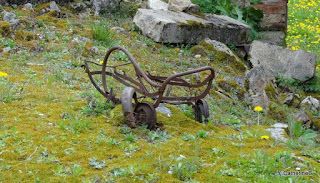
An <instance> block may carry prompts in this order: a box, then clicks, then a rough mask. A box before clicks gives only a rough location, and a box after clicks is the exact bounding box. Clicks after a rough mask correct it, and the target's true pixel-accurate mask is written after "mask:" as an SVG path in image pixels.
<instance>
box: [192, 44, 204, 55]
mask: <svg viewBox="0 0 320 183" xmlns="http://www.w3.org/2000/svg"><path fill="white" fill-rule="evenodd" d="M190 52H191V53H193V54H195V55H201V56H207V55H209V52H208V50H206V48H205V47H203V46H201V45H197V46H194V47H192V48H191V49H190Z"/></svg>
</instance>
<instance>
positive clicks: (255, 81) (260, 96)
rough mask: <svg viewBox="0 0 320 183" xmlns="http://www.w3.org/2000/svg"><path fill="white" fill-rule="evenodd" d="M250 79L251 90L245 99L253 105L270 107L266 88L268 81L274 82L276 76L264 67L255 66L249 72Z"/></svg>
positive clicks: (247, 76)
mask: <svg viewBox="0 0 320 183" xmlns="http://www.w3.org/2000/svg"><path fill="white" fill-rule="evenodd" d="M246 78H247V79H248V80H249V91H247V93H246V94H245V100H246V101H247V102H248V103H250V104H251V105H252V106H261V107H263V108H264V109H268V108H269V104H270V99H269V98H268V96H267V94H266V91H265V88H266V86H267V83H273V82H274V80H275V78H274V77H273V76H272V75H271V74H270V73H269V72H268V71H267V70H265V69H264V68H263V67H254V68H252V69H251V70H250V71H249V72H248V73H247V74H246Z"/></svg>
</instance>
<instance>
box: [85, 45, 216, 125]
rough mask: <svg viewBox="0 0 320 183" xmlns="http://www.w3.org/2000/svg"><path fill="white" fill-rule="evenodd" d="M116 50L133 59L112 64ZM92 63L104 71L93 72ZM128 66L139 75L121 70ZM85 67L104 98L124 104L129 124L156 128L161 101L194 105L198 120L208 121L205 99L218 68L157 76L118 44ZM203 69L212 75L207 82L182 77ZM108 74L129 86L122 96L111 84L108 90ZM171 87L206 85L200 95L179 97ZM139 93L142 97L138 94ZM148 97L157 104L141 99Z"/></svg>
mask: <svg viewBox="0 0 320 183" xmlns="http://www.w3.org/2000/svg"><path fill="white" fill-rule="evenodd" d="M116 50H118V51H121V52H123V53H124V54H125V55H126V56H127V57H128V58H129V61H130V62H128V63H124V64H119V65H108V64H110V63H108V58H109V57H110V55H111V53H112V52H114V51H116ZM89 64H94V65H97V66H99V67H101V70H97V71H90V69H89ZM126 65H133V68H134V71H135V77H130V76H128V75H127V74H126V73H125V71H124V70H121V71H120V68H121V67H124V66H126ZM84 67H85V72H86V73H87V74H88V76H89V78H90V80H91V82H92V84H93V85H94V87H95V88H96V89H97V90H98V91H99V92H100V93H101V94H102V95H103V96H104V97H106V98H107V102H110V101H112V102H113V103H114V104H120V103H121V104H122V111H123V115H124V117H125V120H126V123H127V125H128V126H130V127H136V126H137V125H147V126H148V128H149V129H153V128H155V127H156V126H157V124H158V123H157V116H156V111H155V108H157V107H158V106H159V104H160V103H167V104H172V105H180V104H187V105H191V106H192V107H193V110H194V113H195V120H197V121H199V122H201V123H202V122H204V123H207V122H208V117H209V108H208V104H207V102H206V101H205V100H203V98H204V97H205V96H206V95H207V94H208V93H209V90H210V88H211V85H212V80H213V78H214V77H215V73H214V70H213V68H212V67H210V66H205V67H200V68H196V69H192V70H189V71H186V72H181V73H176V74H173V75H171V76H169V77H164V76H154V75H151V74H150V73H149V72H148V73H145V72H144V71H143V70H142V69H141V68H140V67H139V64H138V63H137V62H136V61H135V59H134V58H133V57H132V55H131V54H130V53H129V52H128V51H127V50H126V49H124V48H122V47H120V46H115V47H113V48H111V49H110V50H109V51H108V52H107V54H106V56H105V57H104V61H103V63H101V64H97V63H95V62H90V61H85V64H84ZM203 71H206V72H207V73H209V74H207V76H206V77H205V79H204V80H203V81H199V82H197V83H195V84H193V83H191V82H188V81H187V80H185V79H182V78H181V77H182V76H187V75H193V74H196V73H200V72H203ZM95 75H101V84H102V86H103V88H101V87H100V86H99V85H98V83H97V82H96V80H95V79H94V77H93V76H95ZM107 76H108V77H112V78H114V79H115V80H116V81H117V82H120V83H122V84H123V85H124V86H126V88H125V89H124V90H123V92H122V95H121V97H118V98H117V97H116V95H115V94H114V91H113V88H111V87H110V90H109V89H108V86H107ZM144 81H145V82H147V83H148V84H149V85H150V86H151V87H153V88H156V90H155V91H153V92H152V91H150V90H149V89H148V88H147V87H146V85H145V82H144ZM101 84H100V85H101ZM171 86H178V87H187V88H189V89H190V88H200V87H204V88H205V89H204V91H202V92H201V93H200V94H199V95H196V96H185V97H178V96H169V94H170V91H171ZM137 93H139V94H140V95H142V96H140V97H138V95H137ZM147 97H148V98H151V99H153V101H155V102H154V103H153V104H151V103H150V102H147V101H141V102H139V99H141V98H147ZM158 125H159V124H158Z"/></svg>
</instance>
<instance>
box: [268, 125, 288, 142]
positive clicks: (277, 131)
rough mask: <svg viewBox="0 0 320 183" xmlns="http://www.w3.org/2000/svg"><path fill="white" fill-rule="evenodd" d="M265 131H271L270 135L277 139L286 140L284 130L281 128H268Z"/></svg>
mask: <svg viewBox="0 0 320 183" xmlns="http://www.w3.org/2000/svg"><path fill="white" fill-rule="evenodd" d="M266 131H268V132H270V133H271V137H272V138H274V139H276V140H279V141H284V142H286V141H287V137H286V131H285V130H284V129H283V128H268V129H266Z"/></svg>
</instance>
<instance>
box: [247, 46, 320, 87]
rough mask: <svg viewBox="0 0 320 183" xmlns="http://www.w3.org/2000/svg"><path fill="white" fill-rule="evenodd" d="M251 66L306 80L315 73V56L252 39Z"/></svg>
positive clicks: (282, 75) (285, 76) (275, 73)
mask: <svg viewBox="0 0 320 183" xmlns="http://www.w3.org/2000/svg"><path fill="white" fill-rule="evenodd" d="M249 56H250V62H251V63H252V66H253V67H259V66H261V67H263V68H264V69H268V70H270V71H271V72H272V73H273V74H274V75H278V76H280V77H283V78H292V79H297V80H300V81H307V80H309V79H310V78H312V77H313V76H314V74H315V67H316V56H315V55H314V54H312V53H308V52H306V51H303V50H298V51H293V50H288V49H284V48H282V47H280V46H277V45H274V44H270V43H268V42H264V41H253V42H252V44H251V49H250V52H249Z"/></svg>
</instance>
